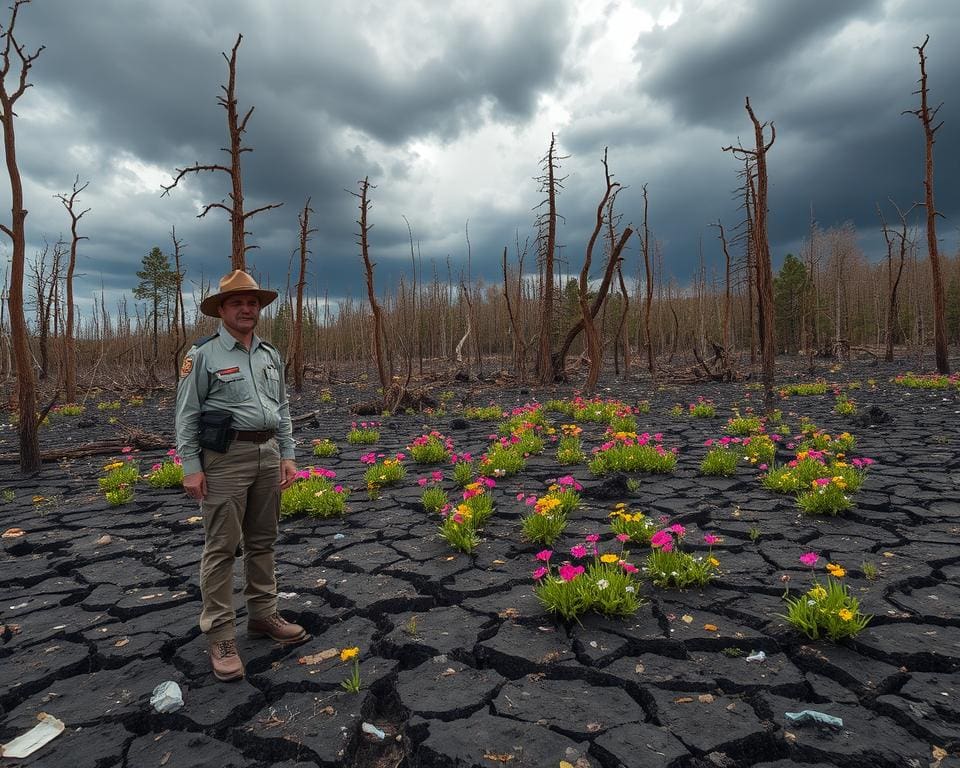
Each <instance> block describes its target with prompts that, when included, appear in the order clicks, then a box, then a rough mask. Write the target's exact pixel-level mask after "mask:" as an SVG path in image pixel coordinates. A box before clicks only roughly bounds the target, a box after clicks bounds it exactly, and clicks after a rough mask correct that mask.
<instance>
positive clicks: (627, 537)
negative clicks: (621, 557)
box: [617, 533, 630, 544]
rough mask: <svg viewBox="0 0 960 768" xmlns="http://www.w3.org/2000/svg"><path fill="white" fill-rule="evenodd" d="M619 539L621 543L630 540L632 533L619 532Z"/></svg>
mask: <svg viewBox="0 0 960 768" xmlns="http://www.w3.org/2000/svg"><path fill="white" fill-rule="evenodd" d="M617 541H619V542H620V543H621V544H625V543H626V542H628V541H630V534H629V533H618V534H617Z"/></svg>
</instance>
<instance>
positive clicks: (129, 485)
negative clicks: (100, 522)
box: [97, 456, 140, 507]
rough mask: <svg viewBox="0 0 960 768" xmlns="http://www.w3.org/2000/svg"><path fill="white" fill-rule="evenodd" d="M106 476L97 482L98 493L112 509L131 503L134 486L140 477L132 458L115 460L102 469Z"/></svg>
mask: <svg viewBox="0 0 960 768" xmlns="http://www.w3.org/2000/svg"><path fill="white" fill-rule="evenodd" d="M103 471H104V472H106V474H105V475H104V476H103V477H101V478H99V479H98V480H97V484H98V485H99V487H100V491H101V492H102V493H103V495H104V497H105V498H106V500H107V501H108V502H109V503H110V506H112V507H119V506H122V505H124V504H129V503H130V502H131V501H133V493H134V486H135V485H136V484H137V479H138V478H139V476H140V470H139V468H138V467H137V463H136V462H135V461H134V460H133V458H132V457H129V456H128V457H127V459H126V460H120V459H117V460H116V461H111V462H110V463H109V464H106V465H105V466H104V467H103Z"/></svg>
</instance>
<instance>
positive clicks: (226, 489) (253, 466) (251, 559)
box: [200, 439, 280, 641]
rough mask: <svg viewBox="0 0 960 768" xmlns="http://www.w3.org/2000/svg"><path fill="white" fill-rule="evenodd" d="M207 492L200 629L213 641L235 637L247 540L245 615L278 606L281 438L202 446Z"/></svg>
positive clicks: (258, 614)
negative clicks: (237, 587) (223, 447)
mask: <svg viewBox="0 0 960 768" xmlns="http://www.w3.org/2000/svg"><path fill="white" fill-rule="evenodd" d="M202 458H203V471H204V473H205V475H206V478H207V496H206V498H205V499H204V500H203V504H202V506H201V509H202V511H203V531H204V542H203V558H202V559H201V561H200V593H201V595H202V597H203V610H202V611H201V613H200V629H201V630H202V631H203V632H204V633H206V635H207V637H208V639H209V640H211V641H219V640H230V639H233V637H234V635H235V629H234V624H235V622H236V611H235V610H234V607H233V561H234V560H235V559H236V551H237V545H238V544H239V543H240V542H241V541H242V542H243V565H244V571H245V574H246V589H245V590H244V593H243V595H244V597H245V598H246V601H247V616H248V618H252V619H261V618H264V617H266V616H271V615H272V614H273V613H275V612H276V610H277V578H276V571H275V568H274V554H273V550H274V545H275V544H276V541H277V522H278V520H279V519H280V450H279V448H278V447H277V441H276V440H275V439H274V440H268V441H267V442H265V443H259V444H258V443H250V442H242V441H238V440H234V441H233V442H232V443H231V444H230V447H229V449H228V450H227V452H226V453H217V452H216V451H210V450H207V449H204V450H203V457H202Z"/></svg>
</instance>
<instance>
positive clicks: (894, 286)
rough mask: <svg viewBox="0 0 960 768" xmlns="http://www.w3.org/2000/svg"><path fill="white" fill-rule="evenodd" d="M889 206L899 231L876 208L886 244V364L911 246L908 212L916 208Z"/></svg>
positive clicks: (891, 348) (891, 356)
mask: <svg viewBox="0 0 960 768" xmlns="http://www.w3.org/2000/svg"><path fill="white" fill-rule="evenodd" d="M890 205H892V206H893V207H894V210H896V212H897V216H899V217H900V229H899V230H897V231H894V230H892V229H890V227H888V226H887V222H886V219H884V217H883V212H882V211H881V210H880V206H879V205H878V206H877V216H879V217H880V226H881V229H882V231H883V239H884V241H885V242H886V244H887V322H886V338H885V345H886V346H885V349H884V354H883V359H884V360H885V361H886V362H888V363H892V362H893V342H894V336H895V333H894V327H895V326H896V322H897V291H898V289H899V288H900V279H901V278H902V277H903V267H904V263H905V261H906V258H907V246H908V244H910V245H912V243H910V241H908V240H907V216H909V215H910V211H912V210H913V209H914V208H916V207H917V206H916V203H914V204H913V205H912V206H910V209H909V210H908V211H907V212H906V213H904V212H903V211H901V210H900V207H899V206H898V205H897V204H896V203H895V202H893V200H891V201H890ZM895 241H896V242H897V243H898V245H897V255H898V258H897V274H896V276H894V274H893V249H894V243H895Z"/></svg>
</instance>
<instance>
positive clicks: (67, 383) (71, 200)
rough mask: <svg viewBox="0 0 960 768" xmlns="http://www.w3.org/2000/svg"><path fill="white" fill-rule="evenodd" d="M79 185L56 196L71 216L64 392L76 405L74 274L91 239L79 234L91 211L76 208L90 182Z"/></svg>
mask: <svg viewBox="0 0 960 768" xmlns="http://www.w3.org/2000/svg"><path fill="white" fill-rule="evenodd" d="M78 184H80V177H79V176H77V177H76V178H75V179H74V180H73V189H72V191H71V192H70V194H69V195H68V194H66V193H64V194H61V195H56V198H57V199H58V200H59V201H60V202H61V203H63V207H64V208H66V209H67V215H69V216H70V255H69V258H68V260H67V279H66V284H65V286H64V288H65V290H66V299H67V307H66V310H67V318H66V323H65V325H64V327H63V340H64V352H63V390H64V397H65V398H66V399H67V402H68V403H74V402H76V400H77V340H76V337H75V331H74V322H75V321H74V306H73V274H74V271H75V270H76V266H77V246H78V245H79V243H80V241H81V240H88V239H89V238H87V237H84V236H81V235H79V234H78V233H77V224H78V223H79V221H80V219H82V218H83V215H84V214H85V213H89V211H90V209H89V208H87V209H85V210H83V211H80V212H79V213H77V211H76V210H75V209H74V206H75V205H76V203H77V195H79V194H80V193H81V192H83V190H85V189H86V188H87V187H88V186H89V184H90V182H89V181H87V182H84V184H83V185H82V186H77V185H78Z"/></svg>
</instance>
